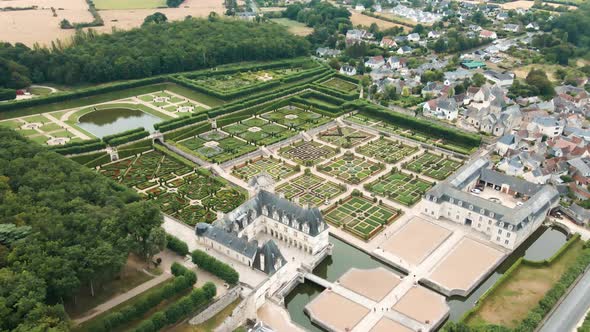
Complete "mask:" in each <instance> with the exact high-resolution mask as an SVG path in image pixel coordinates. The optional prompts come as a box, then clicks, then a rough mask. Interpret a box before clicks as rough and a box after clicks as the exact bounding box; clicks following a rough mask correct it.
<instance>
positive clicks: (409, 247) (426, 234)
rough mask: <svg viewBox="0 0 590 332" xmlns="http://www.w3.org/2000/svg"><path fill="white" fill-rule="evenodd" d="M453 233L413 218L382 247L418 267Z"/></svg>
mask: <svg viewBox="0 0 590 332" xmlns="http://www.w3.org/2000/svg"><path fill="white" fill-rule="evenodd" d="M449 235H451V231H450V230H448V229H446V228H444V227H441V226H438V225H435V224H433V223H431V222H429V221H426V220H424V219H421V218H413V219H412V220H410V221H409V222H408V223H407V224H405V225H404V226H403V227H402V228H401V229H400V230H399V231H398V232H397V233H395V234H394V235H393V236H391V237H389V238H388V239H387V240H386V241H385V242H384V243H383V244H382V245H381V247H382V248H383V250H384V251H386V252H389V253H391V254H393V255H395V256H396V257H399V258H401V259H402V260H404V261H406V262H408V263H409V264H411V265H418V264H420V263H422V261H424V259H425V258H426V257H428V255H430V254H431V253H432V252H433V251H434V250H436V248H438V246H439V245H441V243H443V242H444V241H445V240H446V239H447V237H449Z"/></svg>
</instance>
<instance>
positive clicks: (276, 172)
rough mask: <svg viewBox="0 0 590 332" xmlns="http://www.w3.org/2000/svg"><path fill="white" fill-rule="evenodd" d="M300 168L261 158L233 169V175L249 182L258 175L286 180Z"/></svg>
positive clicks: (276, 179) (270, 158)
mask: <svg viewBox="0 0 590 332" xmlns="http://www.w3.org/2000/svg"><path fill="white" fill-rule="evenodd" d="M298 169H299V167H297V166H293V165H290V164H288V163H286V162H285V161H282V160H278V159H276V158H274V157H272V156H271V157H269V158H263V157H259V158H257V159H253V160H247V161H246V162H245V163H243V164H241V165H236V166H233V167H232V174H233V175H235V176H237V177H238V178H240V179H242V180H245V181H246V182H248V181H249V180H250V179H252V178H253V177H255V176H256V175H258V174H268V175H270V176H271V177H272V178H273V179H274V180H275V181H277V182H278V181H280V180H282V179H285V178H287V177H289V176H291V175H293V174H295V173H296V172H297V171H298Z"/></svg>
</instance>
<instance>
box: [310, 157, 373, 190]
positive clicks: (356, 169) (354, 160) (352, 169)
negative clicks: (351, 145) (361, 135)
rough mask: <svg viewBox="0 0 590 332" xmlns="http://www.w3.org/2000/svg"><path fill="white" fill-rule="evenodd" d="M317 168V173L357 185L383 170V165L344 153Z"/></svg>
mask: <svg viewBox="0 0 590 332" xmlns="http://www.w3.org/2000/svg"><path fill="white" fill-rule="evenodd" d="M317 168H318V170H319V171H321V172H324V173H326V174H329V175H331V176H333V177H336V178H338V179H340V180H342V181H344V182H346V183H350V184H359V183H361V182H363V181H364V180H366V179H367V178H368V177H370V176H372V175H374V174H376V173H379V172H380V171H381V170H383V169H384V165H383V164H381V163H375V162H372V161H370V160H366V159H365V158H360V157H357V156H355V155H354V154H353V153H345V154H344V155H342V156H340V157H337V158H335V159H333V160H331V161H329V162H327V163H325V164H323V165H319V166H317Z"/></svg>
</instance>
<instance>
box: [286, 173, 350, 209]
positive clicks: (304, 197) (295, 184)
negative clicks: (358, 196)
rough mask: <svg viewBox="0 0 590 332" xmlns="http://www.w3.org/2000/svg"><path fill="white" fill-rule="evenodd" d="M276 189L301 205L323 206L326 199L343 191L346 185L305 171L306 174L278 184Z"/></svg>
mask: <svg viewBox="0 0 590 332" xmlns="http://www.w3.org/2000/svg"><path fill="white" fill-rule="evenodd" d="M275 191H276V192H277V193H283V194H285V198H287V199H289V200H292V201H296V202H298V203H299V204H301V205H306V204H309V205H310V206H321V205H323V204H325V203H326V201H329V200H331V199H332V198H334V197H336V196H338V195H340V194H341V193H343V192H344V191H345V187H344V186H343V185H338V184H336V183H334V182H331V181H327V180H325V179H322V178H320V177H319V176H316V175H313V174H311V173H310V172H305V174H303V175H301V176H298V177H296V178H295V179H292V180H290V181H288V182H286V183H283V184H282V185H280V186H278V187H277V188H276V189H275Z"/></svg>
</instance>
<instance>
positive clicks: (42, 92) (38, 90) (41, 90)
mask: <svg viewBox="0 0 590 332" xmlns="http://www.w3.org/2000/svg"><path fill="white" fill-rule="evenodd" d="M51 91H52V90H51V89H50V88H45V87H42V86H38V87H34V88H30V89H29V92H30V93H32V94H34V95H37V96H46V95H48V94H50V93H51Z"/></svg>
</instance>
